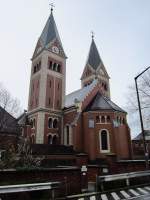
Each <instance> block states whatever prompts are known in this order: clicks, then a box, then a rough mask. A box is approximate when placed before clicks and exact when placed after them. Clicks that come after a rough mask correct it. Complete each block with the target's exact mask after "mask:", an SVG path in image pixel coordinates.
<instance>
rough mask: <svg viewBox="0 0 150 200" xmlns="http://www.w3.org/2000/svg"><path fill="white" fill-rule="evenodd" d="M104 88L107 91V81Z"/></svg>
mask: <svg viewBox="0 0 150 200" xmlns="http://www.w3.org/2000/svg"><path fill="white" fill-rule="evenodd" d="M104 90H106V91H107V84H106V83H105V84H104Z"/></svg>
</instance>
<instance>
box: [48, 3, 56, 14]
mask: <svg viewBox="0 0 150 200" xmlns="http://www.w3.org/2000/svg"><path fill="white" fill-rule="evenodd" d="M49 5H50V6H51V12H53V8H54V7H55V6H54V4H53V3H50V4H49Z"/></svg>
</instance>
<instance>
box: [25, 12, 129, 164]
mask: <svg viewBox="0 0 150 200" xmlns="http://www.w3.org/2000/svg"><path fill="white" fill-rule="evenodd" d="M87 52H88V51H87ZM66 59H67V56H66V54H65V51H64V49H63V45H62V42H61V39H60V36H59V33H58V29H57V26H56V23H55V20H54V16H53V10H51V14H50V16H49V18H48V20H47V22H46V25H45V27H44V29H43V31H42V34H41V36H40V37H39V39H38V41H37V45H36V47H35V51H34V53H33V56H32V66H31V78H30V88H29V100H28V111H27V117H28V121H29V122H30V123H29V124H30V125H28V126H27V127H26V129H25V130H24V135H25V136H26V137H28V138H29V139H30V141H31V143H34V144H49V145H56V146H58V145H64V146H72V147H73V149H74V150H75V151H76V152H80V153H85V154H87V155H88V159H89V160H96V159H107V158H109V157H110V156H113V157H115V158H116V159H129V158H131V154H132V153H131V138H130V129H129V127H128V124H127V119H126V116H127V113H126V111H124V110H123V109H122V108H120V107H119V106H117V105H116V104H115V103H114V102H112V101H111V96H110V84H109V79H110V77H109V74H108V72H107V69H106V67H105V66H104V64H103V61H102V59H101V57H100V54H99V52H98V49H97V46H96V43H95V41H94V36H92V40H91V45H90V48H89V53H88V57H87V61H86V64H85V66H84V69H83V73H82V75H81V88H80V89H79V90H77V91H73V92H72V93H70V94H68V95H66Z"/></svg>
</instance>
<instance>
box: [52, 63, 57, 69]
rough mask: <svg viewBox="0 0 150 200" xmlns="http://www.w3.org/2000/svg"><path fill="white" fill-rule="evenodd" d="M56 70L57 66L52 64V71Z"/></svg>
mask: <svg viewBox="0 0 150 200" xmlns="http://www.w3.org/2000/svg"><path fill="white" fill-rule="evenodd" d="M56 68H57V64H56V63H54V64H53V70H54V71H56Z"/></svg>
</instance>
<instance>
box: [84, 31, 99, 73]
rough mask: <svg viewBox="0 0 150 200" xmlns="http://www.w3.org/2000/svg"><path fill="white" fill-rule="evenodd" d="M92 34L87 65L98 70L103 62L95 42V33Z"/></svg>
mask: <svg viewBox="0 0 150 200" xmlns="http://www.w3.org/2000/svg"><path fill="white" fill-rule="evenodd" d="M91 33H92V42H91V46H90V51H89V54H88V59H87V64H89V65H90V66H91V67H92V68H93V69H95V70H96V69H97V67H98V66H99V65H100V63H102V60H101V58H100V55H99V52H98V50H97V47H96V44H95V41H94V33H93V32H91Z"/></svg>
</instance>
